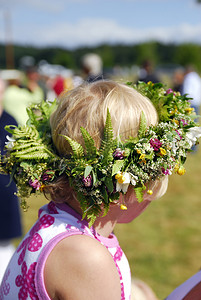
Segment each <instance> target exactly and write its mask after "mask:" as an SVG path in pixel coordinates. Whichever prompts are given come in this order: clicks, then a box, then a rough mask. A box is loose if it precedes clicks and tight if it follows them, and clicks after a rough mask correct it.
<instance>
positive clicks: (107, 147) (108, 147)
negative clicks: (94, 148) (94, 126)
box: [100, 109, 114, 164]
mask: <svg viewBox="0 0 201 300" xmlns="http://www.w3.org/2000/svg"><path fill="white" fill-rule="evenodd" d="M113 149H114V139H113V128H112V120H111V116H110V112H109V109H108V110H107V118H106V122H105V128H104V134H103V140H102V142H101V147H100V154H101V155H102V156H103V164H107V163H108V162H109V161H112V159H113V156H112V153H113Z"/></svg>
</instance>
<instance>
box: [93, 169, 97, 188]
mask: <svg viewBox="0 0 201 300" xmlns="http://www.w3.org/2000/svg"><path fill="white" fill-rule="evenodd" d="M92 176H93V185H95V184H96V182H97V175H96V173H95V172H94V170H92Z"/></svg>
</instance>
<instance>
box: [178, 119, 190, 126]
mask: <svg viewBox="0 0 201 300" xmlns="http://www.w3.org/2000/svg"><path fill="white" fill-rule="evenodd" d="M180 123H182V125H183V126H185V125H188V122H186V121H185V120H184V119H181V120H180Z"/></svg>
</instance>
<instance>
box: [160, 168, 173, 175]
mask: <svg viewBox="0 0 201 300" xmlns="http://www.w3.org/2000/svg"><path fill="white" fill-rule="evenodd" d="M162 172H163V174H164V175H171V172H170V170H169V169H165V168H162Z"/></svg>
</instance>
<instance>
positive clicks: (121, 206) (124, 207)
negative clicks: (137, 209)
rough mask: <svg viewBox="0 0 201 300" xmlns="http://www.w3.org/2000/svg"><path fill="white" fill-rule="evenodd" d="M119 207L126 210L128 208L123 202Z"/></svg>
mask: <svg viewBox="0 0 201 300" xmlns="http://www.w3.org/2000/svg"><path fill="white" fill-rule="evenodd" d="M120 209H121V210H127V209H128V208H127V206H126V205H124V204H121V205H120Z"/></svg>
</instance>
